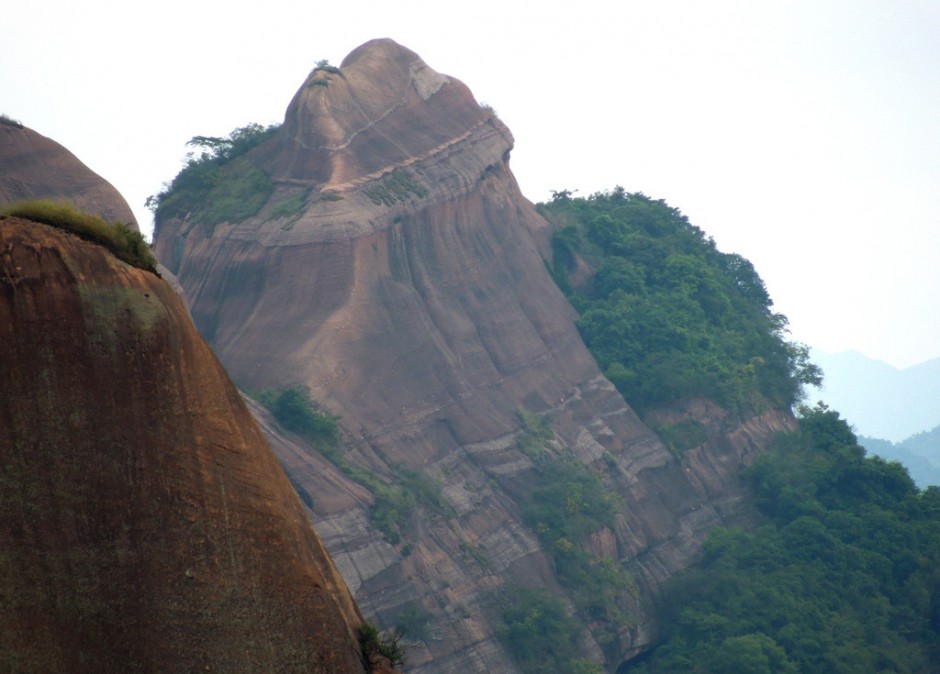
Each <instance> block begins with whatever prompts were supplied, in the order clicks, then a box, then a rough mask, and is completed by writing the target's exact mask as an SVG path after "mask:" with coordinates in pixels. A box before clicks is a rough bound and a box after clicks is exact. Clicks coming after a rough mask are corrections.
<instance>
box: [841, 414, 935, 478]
mask: <svg viewBox="0 0 940 674" xmlns="http://www.w3.org/2000/svg"><path fill="white" fill-rule="evenodd" d="M858 443H859V444H860V445H861V446H862V447H864V448H865V449H866V450H868V452H869V453H871V454H877V455H878V456H880V457H881V458H883V459H888V460H889V461H898V462H899V463H901V464H903V465H904V466H905V467H906V468H907V470H908V472H909V473H910V474H911V478H913V480H914V482H916V483H917V486H918V487H921V488H924V487H928V486H930V485H936V486H940V426H937V427H936V428H934V429H933V430H932V431H926V432H924V433H918V434H917V435H912V436H911V437H909V438H907V439H906V440H902V441H901V442H891V441H890V440H881V439H878V438H869V437H866V436H864V435H860V436H859V437H858Z"/></svg>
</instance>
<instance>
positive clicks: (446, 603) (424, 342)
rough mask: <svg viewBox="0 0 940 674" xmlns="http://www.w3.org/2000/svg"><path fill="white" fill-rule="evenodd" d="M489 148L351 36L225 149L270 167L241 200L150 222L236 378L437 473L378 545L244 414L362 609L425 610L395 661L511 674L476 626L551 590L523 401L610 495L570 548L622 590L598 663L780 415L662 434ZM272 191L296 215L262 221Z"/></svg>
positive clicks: (446, 91)
mask: <svg viewBox="0 0 940 674" xmlns="http://www.w3.org/2000/svg"><path fill="white" fill-rule="evenodd" d="M512 143H513V141H512V136H511V134H510V133H509V131H508V129H506V127H505V126H504V125H503V124H502V123H501V122H500V121H499V120H498V119H497V118H496V117H495V115H493V113H492V112H491V111H489V110H486V109H484V108H481V107H480V106H479V105H477V104H476V103H475V101H474V100H473V97H472V95H471V94H470V92H469V90H468V89H467V88H466V87H465V86H464V85H463V84H461V83H460V82H459V81H457V80H455V79H454V78H452V77H449V76H443V75H440V74H438V73H435V72H433V71H432V70H430V68H428V66H427V65H426V64H424V63H423V62H422V61H421V60H420V59H419V58H418V57H417V56H416V55H415V54H414V53H413V52H410V51H409V50H407V49H404V48H402V47H400V46H399V45H396V44H395V43H393V42H391V41H389V40H379V41H373V42H370V43H367V44H366V45H363V46H362V47H360V48H359V49H357V50H356V51H355V52H353V54H351V55H350V57H349V58H347V60H346V61H344V63H343V64H342V66H341V67H340V68H339V69H338V70H337V69H324V68H318V69H316V70H314V71H313V72H312V73H311V75H310V77H308V79H307V81H306V82H305V83H304V85H303V86H302V87H301V89H300V91H299V92H298V93H297V95H296V96H295V97H294V99H293V101H292V103H291V105H290V107H289V108H288V110H287V113H286V116H285V124H284V126H283V127H282V129H281V130H280V131H279V132H278V133H277V134H276V135H275V136H274V137H273V138H271V139H270V140H268V141H265V142H264V143H262V144H261V145H259V146H258V147H256V148H255V149H253V150H252V151H250V152H249V153H248V154H247V155H245V158H246V160H247V161H250V162H251V163H252V166H254V167H256V168H259V169H261V170H263V171H264V172H265V173H266V174H267V175H268V176H270V178H271V180H272V182H273V184H274V192H273V195H272V196H271V198H270V199H269V201H268V204H267V205H265V206H264V207H263V208H262V209H261V210H260V212H259V213H258V214H257V215H256V216H254V217H252V218H248V219H246V220H244V221H241V222H238V223H223V224H220V225H217V226H215V227H208V226H206V225H205V224H203V223H200V222H199V220H198V217H190V218H185V217H184V218H182V219H174V220H170V221H168V222H162V223H159V227H158V230H157V236H156V242H155V243H156V249H157V253H158V256H159V258H160V259H161V261H162V262H163V263H164V264H166V265H167V266H168V267H170V268H171V269H172V270H174V271H175V272H177V273H178V275H179V278H180V281H181V282H182V285H183V286H184V288H185V290H186V293H187V297H188V298H189V299H190V301H191V307H192V312H193V316H194V319H195V321H196V323H197V325H198V327H199V329H200V330H201V331H202V332H203V334H204V335H205V336H206V337H207V339H208V340H209V341H210V343H211V344H212V346H213V348H214V349H215V350H216V352H217V353H218V354H219V356H220V358H221V360H222V361H223V362H224V363H225V365H226V367H227V368H228V369H229V371H230V372H231V373H232V375H233V377H234V378H235V380H236V381H237V382H238V383H239V384H240V385H241V386H242V387H243V388H244V389H246V390H250V391H252V390H253V391H260V390H263V389H267V388H276V389H280V388H285V387H287V386H292V385H298V384H302V385H306V386H308V387H309V388H310V390H311V392H312V394H313V397H314V398H316V400H317V401H318V402H319V403H321V404H322V405H323V406H324V407H325V408H327V409H328V410H329V411H330V412H332V413H335V414H339V415H341V416H342V426H343V428H344V438H345V450H344V451H345V452H346V453H345V460H346V461H348V462H349V463H350V464H352V465H355V466H358V467H360V468H364V469H367V470H369V471H371V472H373V473H374V474H376V475H378V476H379V478H380V479H382V480H384V481H387V482H388V483H389V484H396V481H397V480H398V478H397V477H396V470H399V469H400V467H401V466H404V467H405V468H407V469H409V470H413V471H416V472H418V473H419V474H421V475H423V476H424V477H426V478H427V479H429V480H431V481H432V482H433V483H434V484H437V485H439V486H440V488H441V493H442V495H443V497H444V499H445V500H446V502H447V505H448V508H449V512H447V513H441V512H433V511H432V510H431V509H428V508H423V507H419V508H418V511H417V512H416V513H415V514H413V515H412V516H411V518H410V520H409V521H408V522H407V523H406V527H405V528H406V532H405V533H406V535H405V540H402V541H400V542H395V543H392V542H390V541H389V540H387V538H386V537H383V535H382V534H381V532H379V531H378V530H377V528H376V527H375V525H374V524H373V523H372V522H370V517H369V511H370V508H372V507H373V505H374V503H375V500H374V495H373V494H372V493H371V492H370V490H368V489H365V488H364V487H362V486H361V485H359V484H356V483H355V482H354V481H352V480H351V479H350V478H349V476H348V475H346V474H344V472H343V471H342V470H340V469H338V468H337V467H336V466H335V465H333V464H331V463H329V462H328V461H325V460H324V459H323V458H322V457H320V456H319V455H317V454H316V452H315V451H313V450H312V449H311V448H310V447H309V446H307V445H305V443H304V442H303V441H302V440H301V439H299V438H297V437H293V436H288V435H285V434H284V433H282V432H281V431H280V430H279V429H278V428H277V425H276V424H275V423H274V422H273V421H272V420H271V419H270V418H268V417H266V413H265V412H264V411H263V410H261V409H257V410H256V411H257V414H258V415H259V417H260V418H261V419H262V423H263V425H264V426H265V428H266V430H267V432H268V433H269V438H270V440H271V442H272V445H273V446H274V448H275V451H277V452H278V454H279V456H280V457H281V459H282V461H283V462H284V464H285V466H286V467H287V470H288V471H289V473H290V475H291V477H292V479H293V481H294V484H295V486H296V487H297V488H298V491H299V492H300V493H301V494H302V495H304V494H305V495H306V497H307V498H306V501H307V504H308V506H309V507H310V509H311V511H310V512H311V516H312V517H313V519H314V521H315V524H316V526H317V528H318V531H319V532H320V534H321V536H323V538H324V542H325V544H326V545H327V546H328V548H329V549H330V551H331V553H332V554H333V556H334V558H335V559H336V561H337V565H338V566H339V568H340V569H341V570H342V573H343V575H344V577H345V578H346V579H347V581H348V582H349V584H350V586H351V587H352V589H353V590H354V592H355V594H356V597H357V600H358V601H359V602H360V605H361V607H362V608H363V610H364V611H365V612H366V613H367V614H370V615H376V616H378V618H379V620H380V621H381V622H383V623H384V624H386V625H392V624H394V622H395V621H396V619H397V617H398V616H400V615H401V614H402V613H403V611H405V610H406V609H407V608H408V607H414V606H420V607H422V608H423V609H424V610H426V611H427V612H428V613H429V614H430V616H431V617H430V621H429V623H428V627H427V631H426V634H424V635H423V636H422V637H421V638H420V639H416V640H415V641H414V642H413V643H411V651H410V662H411V666H412V668H413V670H414V671H418V672H440V671H480V672H483V671H487V672H511V671H516V665H515V664H514V662H513V660H512V658H511V657H510V656H509V654H508V652H507V651H506V650H505V649H504V648H503V646H502V645H501V644H500V643H499V642H498V640H497V639H496V638H495V632H496V630H495V626H496V624H497V623H498V620H499V606H500V600H501V596H502V595H504V594H505V589H506V587H507V586H509V585H514V584H519V585H527V586H536V587H540V588H544V589H547V590H548V591H550V592H554V593H556V594H558V595H559V596H562V597H565V596H566V595H565V593H564V591H563V590H562V588H561V587H560V586H559V584H558V581H557V579H556V578H555V575H554V573H553V569H552V560H551V555H550V554H548V553H546V551H545V550H543V548H542V546H541V543H540V542H539V540H538V537H537V536H536V533H535V532H534V531H532V530H531V529H530V528H529V527H528V526H526V525H525V524H524V522H523V521H522V514H521V513H522V510H521V499H520V495H521V494H524V493H525V492H526V491H528V490H531V489H532V488H533V487H534V486H535V485H536V484H537V483H538V480H539V472H538V470H537V469H536V465H535V464H534V462H533V458H532V457H531V456H530V455H528V454H526V453H524V452H523V451H521V450H520V446H519V440H520V437H521V436H522V434H523V433H524V424H523V423H522V422H521V419H522V418H524V417H525V415H526V414H532V413H539V414H542V413H544V414H549V415H551V418H552V430H553V433H554V436H553V439H552V440H551V442H550V443H549V447H548V451H549V453H550V454H551V455H555V456H566V457H571V458H573V459H574V460H576V461H579V462H580V463H582V464H583V465H585V466H587V467H588V468H589V469H590V470H592V471H593V472H594V473H595V474H597V475H598V476H599V477H600V479H601V481H602V483H603V484H604V485H605V487H606V488H607V489H609V490H611V491H612V492H615V493H617V494H619V495H620V497H621V498H622V502H623V504H624V505H623V508H622V510H621V512H620V513H619V514H618V517H617V520H616V526H615V527H614V528H613V529H603V530H600V531H597V532H594V534H593V535H592V536H591V537H590V540H589V541H585V542H584V544H585V545H588V546H589V547H590V549H591V552H592V554H593V555H594V556H595V558H597V559H612V560H617V561H619V563H620V564H622V565H624V566H626V568H628V569H630V570H631V571H632V573H633V574H634V577H635V578H636V581H637V584H638V587H637V590H638V592H637V594H636V596H635V597H630V596H626V597H624V598H623V601H624V603H625V605H629V610H630V612H631V613H632V614H633V615H634V617H635V625H634V626H633V627H629V628H626V627H625V628H623V629H622V631H621V634H620V641H619V643H617V644H613V645H610V644H608V645H607V646H605V647H603V648H602V647H601V645H600V644H598V643H596V642H594V641H593V639H592V638H590V637H585V642H584V644H583V650H584V654H585V657H590V658H592V659H594V660H596V661H599V662H604V661H605V662H606V664H607V666H608V667H610V668H615V667H616V666H617V664H618V663H619V662H620V661H621V659H623V658H626V657H630V656H632V655H634V654H635V653H637V652H638V651H639V650H641V649H642V648H644V647H645V646H647V645H648V643H649V639H650V636H651V634H652V629H653V626H652V624H651V622H650V619H651V616H650V614H649V613H648V603H647V601H646V600H647V599H648V598H649V596H650V595H651V593H653V592H655V590H656V588H657V587H658V585H659V584H660V583H661V582H662V580H663V579H665V578H667V577H668V576H669V575H671V574H673V573H674V572H675V571H677V570H679V569H681V568H683V567H685V566H686V565H688V564H689V563H690V561H691V560H692V559H693V557H694V555H695V553H696V551H697V549H698V546H699V545H700V543H701V542H702V540H703V539H704V537H705V535H706V534H707V531H708V530H709V528H710V527H712V526H714V525H715V524H716V523H719V522H722V521H725V522H734V521H737V518H739V517H740V507H739V495H740V485H739V482H738V476H739V472H740V468H741V466H742V465H743V464H745V463H747V462H748V461H749V460H750V458H751V457H752V456H753V455H754V453H755V452H757V451H758V450H759V449H760V447H761V446H762V445H763V444H764V443H765V442H767V441H768V439H769V437H770V436H771V435H772V434H773V433H775V432H776V431H778V430H781V429H785V428H788V427H789V425H790V424H791V420H790V418H789V416H788V415H786V414H779V413H775V412H772V411H771V412H767V413H765V414H764V415H763V416H759V417H757V418H755V419H752V420H750V421H747V422H745V423H744V424H743V425H739V424H738V423H737V422H736V421H735V420H732V419H730V418H728V417H727V416H725V415H723V413H720V411H716V410H710V411H709V413H708V414H704V413H701V411H700V410H698V409H697V408H696V409H695V410H691V409H690V410H685V411H680V412H679V413H680V414H683V415H686V416H688V415H691V414H693V413H694V414H698V415H699V416H702V414H704V417H703V418H705V419H706V421H708V423H707V424H705V425H706V426H708V428H709V431H710V437H711V440H710V441H709V442H708V443H706V444H705V445H703V446H701V447H699V448H696V449H694V450H691V451H689V452H687V453H685V454H684V455H682V456H681V457H680V456H673V454H672V453H670V452H669V451H668V450H667V449H666V447H665V446H664V445H663V444H662V442H660V440H659V438H658V437H657V436H656V435H655V434H654V433H653V432H652V431H651V430H650V429H649V428H648V427H647V426H646V425H644V424H643V423H642V422H641V421H640V420H639V419H638V418H637V416H636V415H635V414H634V412H633V411H632V410H631V409H630V408H629V407H628V406H627V405H626V403H625V402H624V400H623V398H622V397H621V396H620V395H619V394H618V393H617V391H616V390H615V389H614V387H613V386H612V385H611V384H610V382H608V381H607V380H606V379H605V378H604V377H603V376H602V375H601V373H600V372H599V371H598V369H597V366H596V364H595V363H594V361H593V359H592V358H591V356H590V354H589V353H588V351H587V349H586V347H585V346H584V344H583V342H582V341H581V338H580V336H579V334H578V332H577V330H576V328H575V326H574V319H575V313H574V310H573V309H572V308H571V306H570V305H569V304H568V303H567V301H566V300H565V298H564V297H563V296H562V294H561V292H560V291H559V290H558V288H557V287H556V285H555V283H554V281H553V280H552V278H551V277H550V275H549V274H548V272H547V271H546V269H545V264H544V262H543V256H546V255H547V254H548V245H549V240H550V234H551V232H550V226H549V224H548V223H547V222H546V221H545V220H544V219H542V218H541V216H539V214H538V213H537V212H536V211H535V209H534V208H533V206H532V205H531V204H530V203H529V202H528V201H527V200H526V199H525V198H524V197H523V196H522V195H521V194H520V192H519V189H518V186H517V184H516V182H515V180H514V178H513V176H512V173H511V171H510V170H509V164H508V162H509V154H510V151H511V149H512ZM291 198H294V199H296V198H301V199H303V200H304V202H303V203H304V206H303V208H302V209H300V211H299V212H297V213H295V214H294V215H292V216H283V215H277V214H278V213H279V212H280V211H278V209H277V205H278V204H279V203H285V202H286V201H287V200H288V199H291ZM703 423H704V422H703Z"/></svg>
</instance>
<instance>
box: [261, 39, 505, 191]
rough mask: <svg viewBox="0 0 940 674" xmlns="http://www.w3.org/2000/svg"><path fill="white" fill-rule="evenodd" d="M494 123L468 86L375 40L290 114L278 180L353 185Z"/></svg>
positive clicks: (303, 94)
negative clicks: (357, 181) (470, 130)
mask: <svg viewBox="0 0 940 674" xmlns="http://www.w3.org/2000/svg"><path fill="white" fill-rule="evenodd" d="M487 117H488V113H487V112H486V111H485V110H483V109H482V108H481V107H480V105H479V104H478V103H477V102H476V100H475V99H474V98H473V94H472V93H471V92H470V90H469V89H468V88H467V87H466V86H465V85H464V84H463V83H462V82H460V81H458V80H456V79H454V78H452V77H448V76H446V75H442V74H440V73H438V72H436V71H435V70H433V69H432V68H430V67H429V66H428V65H427V64H426V63H425V62H424V61H423V60H421V58H420V57H419V56H418V55H417V54H415V53H414V52H413V51H411V50H410V49H407V48H406V47H403V46H401V45H400V44H398V43H397V42H395V41H394V40H390V39H387V38H383V39H377V40H371V41H369V42H366V43H365V44H363V45H361V46H360V47H357V48H356V49H354V50H353V51H352V52H351V53H350V54H349V55H348V56H347V57H346V58H345V59H344V60H343V62H342V64H341V65H340V67H338V68H337V67H334V66H328V65H319V66H317V67H316V68H314V69H313V71H311V73H310V75H309V76H308V77H307V79H306V81H305V82H304V84H303V86H301V88H300V90H299V91H298V92H297V93H296V94H295V95H294V98H293V100H292V101H291V103H290V105H289V106H288V108H287V113H286V115H285V119H284V133H283V134H281V136H280V143H279V146H280V147H279V148H278V152H277V157H276V160H275V162H274V169H275V170H274V173H275V174H276V175H278V177H281V178H287V179H292V180H310V181H313V182H315V183H319V184H342V183H346V182H349V181H350V180H353V179H355V178H357V177H361V176H366V175H369V174H372V173H374V172H376V171H381V170H383V169H385V168H387V167H390V166H394V165H396V164H399V163H401V162H403V161H407V160H409V159H411V158H414V157H419V156H423V155H426V154H427V153H428V152H431V151H433V150H434V149H435V148H437V147H440V146H442V145H446V144H447V143H450V142H452V141H453V140H454V139H456V138H458V137H460V136H461V135H463V134H465V133H466V132H467V131H468V129H471V128H473V127H475V126H477V125H479V124H481V123H483V122H484V121H485V120H486V119H487Z"/></svg>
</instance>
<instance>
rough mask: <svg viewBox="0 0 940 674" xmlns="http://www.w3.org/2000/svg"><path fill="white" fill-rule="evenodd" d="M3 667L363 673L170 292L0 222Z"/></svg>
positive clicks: (311, 561) (12, 221)
mask: <svg viewBox="0 0 940 674" xmlns="http://www.w3.org/2000/svg"><path fill="white" fill-rule="evenodd" d="M0 353H2V354H3V363H2V367H0V448H2V450H0V464H2V465H0V625H2V629H0V669H2V670H5V671H6V670H10V671H35V672H39V671H43V672H55V671H59V672H64V671H69V672H118V671H155V672H156V671H166V672H173V671H187V672H188V671H221V672H258V671H304V672H361V671H363V667H362V663H361V655H360V650H359V647H358V643H357V640H356V637H355V632H354V630H355V627H356V626H357V625H358V624H359V622H360V621H361V619H360V616H359V613H358V610H357V608H356V606H355V604H354V603H353V601H352V598H351V597H350V595H349V593H348V590H347V588H346V586H345V583H344V582H343V581H342V580H341V578H340V577H339V574H338V573H337V571H336V569H335V567H334V566H333V564H332V562H331V561H330V559H329V557H328V555H327V554H326V552H325V550H324V548H323V546H322V545H321V543H320V541H319V540H318V538H317V536H316V534H315V533H314V532H313V530H312V528H311V526H310V524H309V521H308V520H307V518H306V515H305V514H304V511H303V508H302V506H301V504H300V501H299V499H298V498H297V496H296V494H295V493H294V492H293V490H292V489H291V486H290V484H289V482H288V480H287V478H286V476H285V475H284V473H283V471H282V470H281V468H280V466H279V465H278V462H277V459H276V458H275V457H274V455H273V454H272V452H271V451H270V449H269V447H268V446H267V444H266V443H265V441H264V439H263V436H262V435H261V432H260V430H259V429H258V427H257V425H256V424H255V423H254V422H253V420H252V418H251V415H250V414H249V412H248V411H247V409H246V408H245V406H244V404H243V403H242V401H241V398H240V397H239V394H238V392H237V390H236V389H235V387H234V386H233V385H232V384H231V382H230V381H229V379H228V377H227V376H226V374H225V372H224V370H223V369H222V366H221V365H220V364H219V363H218V361H217V360H216V358H215V357H214V356H213V354H212V352H211V351H210V350H209V348H208V346H207V345H206V344H205V342H204V341H203V340H202V338H201V337H199V335H198V334H197V333H196V330H195V328H194V327H193V326H192V324H191V322H190V320H189V318H188V315H187V313H186V310H185V309H184V307H183V305H182V303H181V301H180V300H179V298H178V297H177V296H176V294H175V293H174V292H173V290H172V289H171V288H170V287H169V286H168V285H167V284H166V283H165V282H164V281H162V280H160V279H159V278H158V277H156V276H155V275H153V274H150V273H148V272H145V271H141V270H139V269H135V268H132V267H128V266H127V265H125V264H124V263H122V262H120V261H118V260H117V259H116V258H114V257H113V256H112V255H110V253H108V252H107V251H106V250H105V249H104V248H102V247H100V246H98V245H95V244H92V243H89V242H85V241H82V240H80V239H78V238H76V237H74V236H70V235H68V234H66V233H63V232H61V231H59V230H56V229H53V228H51V227H48V226H45V225H39V224H36V223H31V222H28V221H25V220H21V219H18V218H0Z"/></svg>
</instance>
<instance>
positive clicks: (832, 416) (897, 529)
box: [622, 405, 940, 674]
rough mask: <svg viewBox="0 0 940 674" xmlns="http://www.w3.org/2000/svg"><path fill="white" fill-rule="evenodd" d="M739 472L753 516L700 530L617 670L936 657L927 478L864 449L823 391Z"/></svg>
mask: <svg viewBox="0 0 940 674" xmlns="http://www.w3.org/2000/svg"><path fill="white" fill-rule="evenodd" d="M747 479H748V481H749V484H750V487H751V491H752V493H753V498H754V500H755V505H756V506H757V509H758V510H759V512H760V514H761V515H762V518H763V520H762V521H763V524H762V525H761V526H760V527H759V528H757V529H756V530H755V531H752V532H745V531H741V530H736V529H731V530H719V531H716V532H714V533H713V534H712V535H711V537H710V538H709V540H708V542H707V543H706V545H705V547H704V551H703V559H702V562H701V564H700V565H699V566H698V567H696V568H695V569H693V570H691V571H689V572H687V573H685V574H684V575H682V576H681V577H678V578H676V579H675V580H674V581H673V582H672V583H671V584H670V585H669V587H668V588H667V590H666V591H665V593H664V595H663V597H662V599H661V607H660V615H661V616H662V619H663V634H662V639H661V642H660V645H659V646H658V647H657V648H656V649H655V650H653V652H652V653H651V654H650V655H649V656H648V657H647V658H646V659H645V660H642V661H640V662H637V663H634V664H633V665H630V666H626V667H625V668H623V669H622V674H626V673H627V672H629V673H630V674H664V673H666V672H669V673H674V672H688V673H690V674H728V673H741V674H770V673H772V672H773V673H775V674H778V673H783V674H791V673H792V674H815V673H819V674H840V673H845V674H866V673H868V672H871V673H875V672H898V673H902V672H903V673H908V672H910V673H911V674H914V673H915V672H937V671H940V664H938V663H940V567H938V566H937V560H938V559H940V489H937V488H936V487H930V488H928V489H926V490H923V491H920V490H918V489H917V488H916V487H915V486H914V483H913V481H912V480H911V479H910V477H909V476H908V474H907V472H906V471H905V470H904V468H902V467H901V466H900V465H899V464H897V463H891V462H886V461H884V460H882V459H879V458H877V457H866V456H865V453H864V450H863V449H862V448H861V447H860V446H859V445H858V442H857V441H856V438H855V436H854V435H853V434H852V431H851V429H850V428H849V425H848V424H847V423H846V421H845V420H844V419H842V418H841V417H840V416H839V414H838V413H837V412H836V411H834V410H830V409H828V408H826V407H825V406H824V405H817V406H816V407H815V408H812V409H810V408H802V410H801V416H800V430H799V431H798V432H797V433H794V434H791V435H786V436H782V437H780V438H779V440H778V445H777V447H776V448H775V449H774V451H770V452H766V453H765V454H763V455H762V456H761V457H760V458H759V459H758V461H757V462H756V463H755V465H754V466H753V467H752V468H751V469H750V470H749V471H748V473H747Z"/></svg>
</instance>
